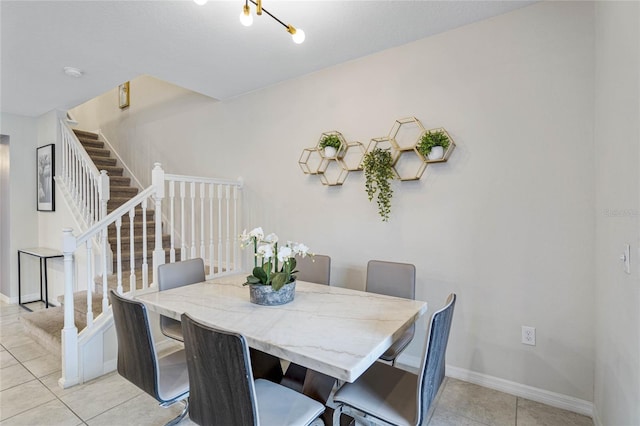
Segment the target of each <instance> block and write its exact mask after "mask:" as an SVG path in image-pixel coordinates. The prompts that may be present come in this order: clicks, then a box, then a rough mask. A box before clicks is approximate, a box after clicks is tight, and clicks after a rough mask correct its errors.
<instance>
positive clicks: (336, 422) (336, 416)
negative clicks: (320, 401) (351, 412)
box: [333, 404, 344, 426]
mask: <svg viewBox="0 0 640 426" xmlns="http://www.w3.org/2000/svg"><path fill="white" fill-rule="evenodd" d="M342 407H344V405H342V404H340V405H338V406H337V407H336V408H334V409H333V426H340V416H341V415H342Z"/></svg>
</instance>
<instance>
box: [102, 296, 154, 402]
mask: <svg viewBox="0 0 640 426" xmlns="http://www.w3.org/2000/svg"><path fill="white" fill-rule="evenodd" d="M109 293H110V295H109V297H110V299H111V307H112V310H113V322H114V324H115V327H116V337H117V339H118V373H120V375H121V376H122V377H124V378H125V379H127V380H128V381H130V382H131V383H133V384H134V385H136V386H138V387H139V388H140V389H142V390H143V391H145V392H146V393H148V394H149V395H151V396H153V397H154V398H156V399H158V361H157V357H156V352H155V349H154V346H153V339H152V336H151V331H150V329H149V318H148V316H147V308H146V306H144V304H142V303H140V302H137V301H134V300H130V299H126V298H124V297H122V296H120V295H118V294H117V293H116V292H115V291H114V290H110V292H109Z"/></svg>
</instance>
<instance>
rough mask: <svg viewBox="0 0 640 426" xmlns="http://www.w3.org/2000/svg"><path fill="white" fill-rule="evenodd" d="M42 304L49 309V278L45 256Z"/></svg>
mask: <svg viewBox="0 0 640 426" xmlns="http://www.w3.org/2000/svg"><path fill="white" fill-rule="evenodd" d="M44 306H45V309H49V279H48V278H47V258H46V257H45V258H44Z"/></svg>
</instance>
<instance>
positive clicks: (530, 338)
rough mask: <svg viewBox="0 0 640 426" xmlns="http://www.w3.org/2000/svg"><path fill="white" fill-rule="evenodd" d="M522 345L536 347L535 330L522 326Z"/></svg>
mask: <svg viewBox="0 0 640 426" xmlns="http://www.w3.org/2000/svg"><path fill="white" fill-rule="evenodd" d="M522 343H523V344H525V345H531V346H535V345H536V328H535V327H527V326H526V325H523V326H522Z"/></svg>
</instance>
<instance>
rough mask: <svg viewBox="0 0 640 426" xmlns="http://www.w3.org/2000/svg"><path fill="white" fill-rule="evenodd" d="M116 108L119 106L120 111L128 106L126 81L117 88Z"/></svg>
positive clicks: (127, 84) (127, 83)
mask: <svg viewBox="0 0 640 426" xmlns="http://www.w3.org/2000/svg"><path fill="white" fill-rule="evenodd" d="M118 106H120V109H123V108H127V107H128V106H129V82H128V81H127V82H126V83H122V84H121V85H120V86H118Z"/></svg>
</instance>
